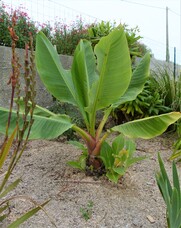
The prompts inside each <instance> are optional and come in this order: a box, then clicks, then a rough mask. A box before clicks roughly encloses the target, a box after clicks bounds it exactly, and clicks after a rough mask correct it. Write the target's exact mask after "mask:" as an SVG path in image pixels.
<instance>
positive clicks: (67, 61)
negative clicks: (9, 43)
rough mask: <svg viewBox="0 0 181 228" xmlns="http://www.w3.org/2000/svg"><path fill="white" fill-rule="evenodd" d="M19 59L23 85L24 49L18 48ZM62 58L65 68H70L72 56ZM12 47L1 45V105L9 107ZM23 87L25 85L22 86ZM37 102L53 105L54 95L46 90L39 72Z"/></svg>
mask: <svg viewBox="0 0 181 228" xmlns="http://www.w3.org/2000/svg"><path fill="white" fill-rule="evenodd" d="M16 50H17V55H18V57H19V61H20V64H21V66H22V67H21V83H22V85H23V72H24V69H23V67H24V50H23V49H16ZM60 60H61V62H62V65H63V67H64V68H65V69H69V68H70V66H71V64H72V57H71V56H64V55H60ZM11 70H12V69H11V48H9V47H3V46H0V106H1V107H9V103H10V95H11V85H7V82H8V80H9V77H10V75H11ZM22 88H23V87H22ZM36 91H37V97H36V100H37V104H39V105H41V106H43V107H48V106H51V105H52V96H51V95H50V94H49V93H48V92H47V91H46V88H45V87H44V85H43V84H42V82H41V81H40V78H39V76H38V74H37V86H36Z"/></svg>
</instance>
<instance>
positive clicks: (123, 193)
mask: <svg viewBox="0 0 181 228" xmlns="http://www.w3.org/2000/svg"><path fill="white" fill-rule="evenodd" d="M172 139H173V137H172V136H170V135H168V134H167V135H164V136H162V137H157V138H155V139H152V140H137V152H136V154H137V155H147V156H148V157H149V159H146V160H144V161H141V162H139V163H137V164H135V165H134V166H132V167H131V168H130V169H129V170H128V172H127V173H126V175H125V176H124V177H123V178H122V179H121V180H120V182H119V184H113V183H110V182H109V181H108V180H107V179H106V178H105V177H101V178H99V179H95V178H93V177H88V176H85V174H84V173H83V172H79V171H77V170H75V169H73V168H71V167H69V166H68V165H66V162H67V161H70V160H73V159H76V158H77V157H78V155H79V154H80V153H81V152H80V151H79V150H77V149H76V148H75V147H73V146H72V145H69V144H68V143H67V142H66V141H64V142H62V141H61V140H62V138H61V140H60V141H45V140H44V141H43V140H37V141H30V142H29V143H28V146H27V148H26V150H25V152H24V155H23V156H22V158H21V161H20V163H19V165H18V166H17V167H16V170H15V172H14V174H13V175H12V178H13V179H14V178H15V177H20V176H22V182H21V183H20V185H19V186H18V188H17V189H16V194H21V195H22V194H23V195H27V196H30V197H32V198H33V199H34V200H36V201H37V202H38V203H42V202H43V201H45V200H46V199H51V201H50V202H49V203H48V204H47V205H46V207H45V209H46V210H47V212H48V214H49V215H50V217H51V218H52V220H54V222H55V223H56V225H57V227H58V228H73V227H75V228H89V227H91V228H92V227H93V228H104V227H106V228H111V227H112V228H116V227H119V228H132V227H133V228H134V227H143V228H149V227H153V228H156V227H158V228H163V227H166V218H165V205H164V202H163V199H162V197H161V195H160V192H159V190H158V187H157V184H156V181H155V172H156V171H157V170H158V162H157V152H158V151H159V152H161V156H162V158H163V160H164V162H165V166H166V168H167V170H168V172H170V171H171V163H170V162H169V161H167V159H168V157H169V156H170V154H171V149H170V148H171V145H172ZM180 168H181V165H180V164H179V165H178V171H179V172H180ZM90 201H91V202H92V207H91V208H90V209H91V210H89V211H90V216H91V218H90V219H88V220H87V221H86V220H85V215H84V216H83V212H81V210H83V209H84V210H86V209H89V208H88V204H89V203H90ZM30 206H32V204H31V203H29V202H28V201H19V200H16V201H14V202H13V203H12V206H11V211H12V213H11V216H10V217H9V219H10V220H14V219H15V218H17V217H18V216H19V215H20V213H21V212H24V211H25V210H26V209H27V208H28V207H30ZM8 222H9V221H6V223H4V224H3V227H6V226H7V223H8ZM21 227H22V228H27V227H28V228H45V227H46V228H48V227H53V225H52V224H51V223H50V221H49V218H48V217H47V216H46V215H45V214H44V212H42V211H41V212H39V213H38V214H36V215H35V216H34V217H32V218H31V219H29V220H28V221H27V222H25V223H24V224H23V225H21Z"/></svg>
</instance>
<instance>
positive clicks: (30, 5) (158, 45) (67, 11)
mask: <svg viewBox="0 0 181 228" xmlns="http://www.w3.org/2000/svg"><path fill="white" fill-rule="evenodd" d="M3 2H4V3H5V4H7V5H9V6H10V8H13V9H16V8H18V7H19V6H21V7H22V8H23V9H24V11H25V12H27V13H28V15H29V16H30V18H31V19H32V20H34V21H37V22H39V23H46V22H49V24H50V25H51V26H53V25H54V23H55V21H63V22H65V23H67V24H71V23H72V22H73V21H74V20H76V18H77V17H82V19H83V21H84V22H85V23H93V22H95V21H97V22H98V21H101V20H102V18H98V17H95V16H92V15H89V14H86V13H85V12H81V11H79V10H76V9H73V8H71V7H68V6H66V5H65V4H66V2H65V3H64V4H63V3H62V2H63V1H58V0H24V1H23V0H16V1H14V0H4V1H3ZM119 2H120V3H124V4H126V3H127V9H128V11H129V7H132V8H133V7H136V6H140V7H149V9H150V10H151V12H153V17H154V12H155V11H154V10H157V11H158V12H161V14H160V15H161V17H162V21H163V23H164V20H165V17H164V16H165V15H164V13H165V8H164V7H159V6H156V5H155V6H154V5H151V3H150V4H148V3H147V1H145V2H144V1H141V3H140V2H139V0H134V1H133V0H132V1H130V0H120V1H119ZM94 3H96V1H94ZM112 4H113V6H114V2H113V1H112ZM99 10H103V9H99ZM158 12H157V13H158ZM169 13H170V14H172V15H171V16H173V17H174V20H175V21H176V20H177V22H178V21H179V17H180V18H181V15H180V14H179V13H177V12H175V11H174V10H172V9H169ZM143 19H145V18H143ZM152 19H153V18H151V19H150V18H149V20H152ZM145 20H146V19H145ZM147 20H148V18H147ZM149 23H154V25H153V26H152V27H155V28H156V26H157V25H156V24H155V22H154V20H152V22H151V21H150V22H149ZM180 23H181V22H180ZM138 27H139V24H138ZM158 29H159V28H157V30H158ZM180 31H181V29H180ZM161 32H162V33H163V31H160V33H161ZM180 33H181V32H180ZM178 34H179V29H178V31H177V34H173V32H172V30H171V31H170V34H169V35H170V39H172V40H174V37H175V36H178ZM140 35H143V34H142V32H140ZM180 35H181V34H180ZM162 36H163V40H164V41H165V40H166V38H164V37H165V34H164V35H162ZM163 40H162V41H161V42H160V41H158V40H157V38H156V37H155V38H154V39H153V38H151V37H145V36H144V38H143V39H142V42H143V43H144V44H145V45H147V46H148V47H149V48H150V49H151V50H152V53H153V55H154V56H155V58H157V59H161V60H165V59H166V41H165V42H164V41H163ZM180 42H181V41H180ZM180 45H181V43H180ZM180 45H178V44H177V45H176V56H175V61H176V63H177V64H181V49H180V48H181V47H180ZM169 54H170V61H172V62H173V61H174V45H173V44H172V45H170V47H169Z"/></svg>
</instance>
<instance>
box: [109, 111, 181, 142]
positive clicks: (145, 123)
mask: <svg viewBox="0 0 181 228" xmlns="http://www.w3.org/2000/svg"><path fill="white" fill-rule="evenodd" d="M180 117H181V113H180V112H171V113H167V114H162V115H159V116H151V117H147V118H144V119H139V120H134V121H131V122H128V123H125V124H121V125H118V126H115V127H113V128H112V129H111V130H112V131H118V132H120V133H122V134H123V135H125V136H128V137H131V138H143V139H150V138H153V137H156V136H158V135H161V134H162V133H163V132H164V131H165V130H166V129H167V128H168V126H169V125H170V124H173V123H174V122H176V121H177V120H178V119H179V118H180Z"/></svg>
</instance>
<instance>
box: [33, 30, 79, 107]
mask: <svg viewBox="0 0 181 228" xmlns="http://www.w3.org/2000/svg"><path fill="white" fill-rule="evenodd" d="M35 58H36V66H37V70H38V73H39V76H40V78H41V80H42V82H43V84H44V85H45V87H46V88H47V90H48V91H49V92H50V93H51V94H52V95H53V96H54V97H56V98H57V99H58V100H59V101H63V102H68V103H71V104H74V105H76V104H77V102H76V98H75V89H74V86H73V82H72V76H71V73H70V71H67V70H64V69H63V67H62V65H61V63H60V59H59V56H58V54H57V52H56V50H55V48H54V47H53V45H52V44H51V42H50V41H49V40H48V38H47V37H46V36H45V35H44V34H43V33H42V32H39V33H38V34H37V36H36V54H35Z"/></svg>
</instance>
